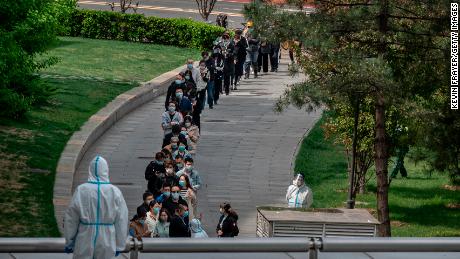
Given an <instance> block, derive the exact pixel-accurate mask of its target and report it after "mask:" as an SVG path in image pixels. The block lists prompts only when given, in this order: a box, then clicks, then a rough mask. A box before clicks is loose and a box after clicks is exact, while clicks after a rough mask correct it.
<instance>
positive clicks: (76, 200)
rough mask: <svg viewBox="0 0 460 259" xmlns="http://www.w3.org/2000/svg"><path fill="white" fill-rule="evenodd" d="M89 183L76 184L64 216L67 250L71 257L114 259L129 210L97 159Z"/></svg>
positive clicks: (120, 247) (120, 248)
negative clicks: (70, 251) (69, 250)
mask: <svg viewBox="0 0 460 259" xmlns="http://www.w3.org/2000/svg"><path fill="white" fill-rule="evenodd" d="M88 171H89V176H88V182H87V183H83V184H81V185H79V186H78V187H77V188H76V190H75V192H74V194H73V197H72V200H71V202H70V204H69V207H68V209H67V211H66V213H65V217H64V236H65V239H66V248H67V249H73V258H85V259H86V258H87V259H90V258H91V259H94V258H97V259H99V258H102V259H111V258H114V257H115V253H116V251H123V250H124V248H125V245H126V239H127V237H128V208H127V206H126V202H125V200H124V198H123V194H122V193H121V191H120V189H118V188H117V187H116V186H114V185H112V184H110V182H109V167H108V164H107V161H106V160H105V159H104V158H103V157H101V156H96V157H95V158H94V159H93V160H92V161H91V163H90V165H89V170H88Z"/></svg>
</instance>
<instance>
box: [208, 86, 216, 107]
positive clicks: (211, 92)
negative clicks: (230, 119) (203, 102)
mask: <svg viewBox="0 0 460 259" xmlns="http://www.w3.org/2000/svg"><path fill="white" fill-rule="evenodd" d="M207 95H208V105H209V107H212V105H213V104H214V81H211V80H209V81H208V85H207Z"/></svg>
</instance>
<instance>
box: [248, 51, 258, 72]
mask: <svg viewBox="0 0 460 259" xmlns="http://www.w3.org/2000/svg"><path fill="white" fill-rule="evenodd" d="M258 56H259V52H258V51H247V52H246V61H245V62H244V72H246V74H249V71H251V69H250V68H251V65H253V69H254V70H256V69H257V58H258Z"/></svg>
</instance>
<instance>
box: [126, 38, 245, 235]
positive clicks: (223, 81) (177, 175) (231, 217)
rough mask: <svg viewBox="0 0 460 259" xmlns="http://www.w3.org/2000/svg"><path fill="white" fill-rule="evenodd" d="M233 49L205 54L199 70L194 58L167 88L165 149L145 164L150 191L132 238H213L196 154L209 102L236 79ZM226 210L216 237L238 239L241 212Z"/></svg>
mask: <svg viewBox="0 0 460 259" xmlns="http://www.w3.org/2000/svg"><path fill="white" fill-rule="evenodd" d="M227 36H228V35H227ZM225 40H228V38H225ZM227 43H228V42H227ZM228 46H229V45H226V47H227V48H225V49H226V51H229V52H226V55H227V57H225V56H224V55H221V52H220V50H221V48H220V46H216V47H215V48H214V52H213V55H212V57H209V54H208V53H207V52H203V53H202V57H203V59H202V60H201V61H200V62H199V64H198V66H197V67H195V66H194V63H195V62H194V61H193V60H190V59H189V60H187V61H186V66H185V68H184V69H183V70H182V71H181V72H180V73H179V74H178V75H177V76H176V78H175V80H174V81H173V82H172V83H171V85H170V86H169V87H168V91H167V94H166V100H165V103H164V108H165V111H164V112H163V114H162V115H161V127H162V129H163V133H164V134H163V141H162V146H161V150H160V151H159V152H156V153H155V154H154V160H153V161H151V162H149V163H148V164H147V166H146V169H145V172H144V176H145V180H146V181H147V190H146V191H145V193H144V194H143V197H142V199H143V202H142V204H141V205H140V206H139V207H138V208H137V211H136V212H137V213H136V215H134V216H133V217H132V219H131V221H130V227H129V234H130V235H131V236H133V237H135V238H137V239H139V240H140V239H142V238H145V237H152V238H154V237H195V238H203V237H208V234H207V233H206V232H205V231H204V229H203V228H202V224H201V214H200V213H199V211H198V205H199V203H198V198H197V197H198V195H197V193H198V192H199V190H200V189H201V186H202V185H203V183H202V180H201V177H200V173H199V172H198V170H197V169H196V167H195V161H194V155H195V154H196V149H197V146H198V145H197V144H198V141H199V139H200V128H201V119H200V117H201V114H202V112H203V109H204V107H205V103H206V102H208V105H209V108H213V106H214V105H216V104H217V101H218V99H219V95H220V92H221V91H225V92H226V93H228V92H229V90H230V89H229V86H230V83H231V82H233V81H232V80H234V79H233V78H231V77H230V76H229V75H230V74H228V73H227V71H229V69H233V68H229V60H228V59H227V58H228V55H229V54H228V53H230V50H228V49H229V48H228ZM216 50H219V51H216ZM232 62H233V61H232ZM226 64H227V65H226ZM240 66H241V65H240ZM222 87H223V89H222ZM214 89H216V91H214ZM216 92H217V93H216ZM206 95H208V96H207V98H206ZM221 207H222V210H221V213H222V214H221V217H220V220H219V225H218V226H217V228H216V235H217V236H219V237H233V236H236V235H238V233H239V230H238V225H237V220H238V216H237V214H236V212H235V211H234V210H233V209H232V208H231V206H230V204H227V203H226V204H225V205H222V206H221Z"/></svg>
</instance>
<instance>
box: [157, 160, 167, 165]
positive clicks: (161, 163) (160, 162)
mask: <svg viewBox="0 0 460 259" xmlns="http://www.w3.org/2000/svg"><path fill="white" fill-rule="evenodd" d="M156 163H157V164H159V165H163V164H164V163H165V162H164V161H159V160H157V161H156Z"/></svg>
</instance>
